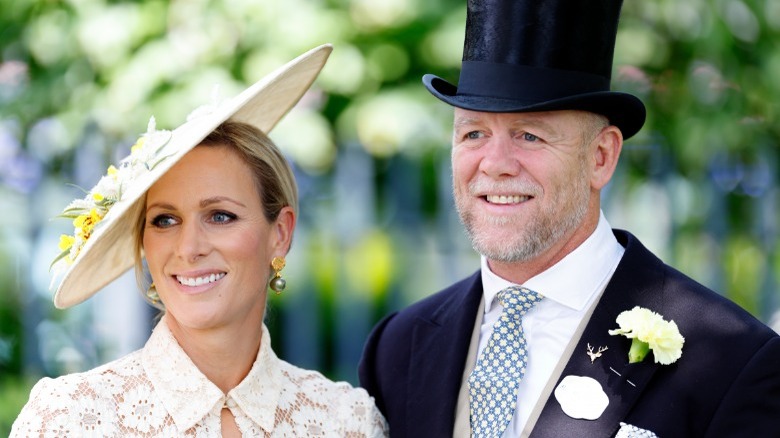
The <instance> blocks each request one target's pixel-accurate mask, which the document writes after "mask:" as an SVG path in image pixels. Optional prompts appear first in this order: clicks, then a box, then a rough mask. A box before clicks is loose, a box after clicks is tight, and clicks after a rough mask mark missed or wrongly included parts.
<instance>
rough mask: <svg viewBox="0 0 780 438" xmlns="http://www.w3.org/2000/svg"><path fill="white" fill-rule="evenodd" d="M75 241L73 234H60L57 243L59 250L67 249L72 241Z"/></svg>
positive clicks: (71, 244)
mask: <svg viewBox="0 0 780 438" xmlns="http://www.w3.org/2000/svg"><path fill="white" fill-rule="evenodd" d="M75 241H76V238H75V237H73V236H68V235H67V234H63V235H61V236H60V244H59V248H60V251H69V250H70V247H71V246H73V242H75Z"/></svg>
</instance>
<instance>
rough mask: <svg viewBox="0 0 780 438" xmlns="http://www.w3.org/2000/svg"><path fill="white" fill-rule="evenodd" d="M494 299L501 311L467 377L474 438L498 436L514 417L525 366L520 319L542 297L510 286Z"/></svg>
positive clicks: (525, 359)
mask: <svg viewBox="0 0 780 438" xmlns="http://www.w3.org/2000/svg"><path fill="white" fill-rule="evenodd" d="M496 298H498V302H499V303H501V306H502V307H503V308H504V310H503V311H502V312H501V316H500V317H499V319H498V321H496V323H495V325H493V334H491V335H490V338H489V339H488V343H487V345H486V346H485V349H484V350H482V354H481V355H480V356H479V359H477V363H476V365H475V366H474V371H472V372H471V375H470V376H469V406H470V408H471V433H472V436H473V437H476V438H487V437H491V438H492V437H500V436H502V435H503V433H504V430H506V427H507V425H509V422H510V421H511V420H512V416H513V415H514V414H515V405H516V404H517V385H518V384H519V383H520V380H521V379H522V378H523V375H524V374H525V367H526V365H527V364H528V354H527V352H526V347H525V338H524V337H523V326H522V320H521V318H522V316H523V315H525V313H526V312H528V311H529V310H531V308H532V307H533V306H534V305H535V304H536V303H538V302H539V301H541V299H542V298H544V297H543V296H542V295H540V294H538V293H536V292H534V291H532V290H529V289H526V288H524V287H519V286H512V287H508V288H506V289H503V290H501V291H500V292H498V294H497V295H496Z"/></svg>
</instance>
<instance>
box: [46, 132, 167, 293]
mask: <svg viewBox="0 0 780 438" xmlns="http://www.w3.org/2000/svg"><path fill="white" fill-rule="evenodd" d="M170 139H171V131H167V130H159V131H158V130H157V128H156V121H155V119H154V117H152V118H151V119H149V124H148V125H147V129H146V133H145V134H143V135H141V137H140V138H139V139H138V141H136V143H135V144H134V145H133V146H132V147H131V148H130V155H128V156H127V157H125V158H124V159H123V160H122V161H121V162H120V163H119V166H117V167H115V166H114V165H111V166H109V168H108V171H107V173H106V175H104V176H103V177H102V178H101V179H100V181H98V183H97V184H96V185H95V187H93V188H92V189H91V190H89V191H88V192H86V195H85V196H84V198H82V199H76V200H74V201H73V202H71V203H70V204H69V205H68V206H67V207H65V209H64V210H63V211H62V213H61V214H60V215H59V216H57V217H61V218H67V219H72V220H73V227H74V230H73V235H68V234H63V235H61V236H60V242H59V249H60V251H61V252H60V253H59V255H58V256H57V257H55V258H54V260H53V261H52V263H51V266H50V268H49V269H50V270H51V271H53V272H55V273H60V272H63V271H66V270H67V269H68V268H69V267H70V266H71V265H72V264H73V263H74V262H75V261H76V259H77V258H78V257H79V254H81V249H82V248H83V247H84V245H86V244H87V242H88V241H89V238H90V237H91V236H92V234H93V232H94V231H95V230H96V229H97V228H98V227H100V226H101V223H102V221H103V219H104V218H105V217H106V215H108V213H109V211H111V207H113V206H114V205H115V204H116V203H117V202H119V201H121V200H122V196H123V195H124V194H125V193H127V191H128V188H129V187H130V186H131V185H132V183H133V181H135V180H137V179H138V178H139V177H141V176H142V175H144V174H146V173H148V172H150V171H151V170H152V169H154V168H155V167H156V166H157V165H158V164H160V163H161V162H163V161H165V159H166V158H168V157H170V156H171V155H165V156H162V157H160V152H161V151H162V149H163V148H164V146H165V145H167V144H168V142H169V141H170ZM55 278H56V276H55Z"/></svg>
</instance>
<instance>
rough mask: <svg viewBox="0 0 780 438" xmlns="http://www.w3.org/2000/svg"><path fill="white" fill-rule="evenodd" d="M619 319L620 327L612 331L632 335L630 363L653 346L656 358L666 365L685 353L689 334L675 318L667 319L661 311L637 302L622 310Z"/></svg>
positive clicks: (642, 358)
mask: <svg viewBox="0 0 780 438" xmlns="http://www.w3.org/2000/svg"><path fill="white" fill-rule="evenodd" d="M617 323H618V325H619V326H620V328H618V329H615V330H610V331H609V334H610V335H623V336H625V337H627V338H629V339H632V341H631V349H630V350H629V352H628V362H629V363H637V362H641V361H642V360H644V358H645V356H646V355H647V353H648V351H650V350H652V351H653V357H654V358H655V362H656V363H660V364H662V365H669V364H671V363H674V362H676V361H677V359H679V358H680V357H681V356H682V347H683V344H684V343H685V338H683V336H682V335H681V334H680V331H679V330H678V328H677V324H676V323H675V322H674V321H666V320H664V319H663V317H662V316H661V315H659V314H658V313H655V312H653V311H651V310H649V309H645V308H643V307H639V306H636V307H634V308H633V309H631V310H626V311H623V312H621V313H620V315H618V317H617Z"/></svg>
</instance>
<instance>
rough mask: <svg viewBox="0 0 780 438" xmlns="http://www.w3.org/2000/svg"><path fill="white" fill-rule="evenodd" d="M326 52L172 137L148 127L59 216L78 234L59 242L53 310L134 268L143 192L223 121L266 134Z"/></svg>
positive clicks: (311, 54) (197, 117)
mask: <svg viewBox="0 0 780 438" xmlns="http://www.w3.org/2000/svg"><path fill="white" fill-rule="evenodd" d="M331 51H332V46H331V45H330V44H325V45H322V46H319V47H316V48H314V49H312V50H309V51H308V52H306V53H304V54H302V55H300V56H298V57H297V58H295V59H293V60H292V61H290V62H288V63H287V64H285V65H283V66H282V67H280V68H278V69H276V70H275V71H273V72H271V73H270V74H268V75H266V76H265V77H264V78H262V79H261V80H259V81H258V82H256V83H255V84H253V85H251V86H250V87H249V88H247V89H246V90H244V91H243V92H241V93H240V94H238V95H237V96H235V97H233V98H232V99H228V100H226V101H224V102H222V103H220V104H218V105H213V106H206V107H203V108H199V109H198V110H196V111H195V112H193V114H191V116H190V117H189V118H188V120H187V121H186V122H185V123H183V124H182V125H180V126H179V127H178V128H176V129H174V130H173V131H158V130H157V129H156V127H155V126H154V123H153V120H152V121H150V126H149V128H148V130H147V133H146V134H144V135H143V136H142V137H141V139H140V140H139V142H138V143H136V145H135V146H133V151H132V152H131V155H130V156H129V157H127V158H126V159H124V160H123V161H122V163H121V164H120V165H119V166H117V167H113V166H112V167H111V168H109V173H108V175H106V176H104V177H103V179H101V181H100V182H99V183H98V184H97V185H96V186H95V187H94V188H93V189H92V190H90V192H89V193H88V194H87V197H85V198H84V199H83V200H76V201H74V202H73V203H71V205H70V206H69V207H68V208H66V210H65V212H64V213H63V216H65V217H70V218H73V219H74V226H75V228H76V230H75V231H74V235H73V236H63V237H62V238H61V241H60V249H61V250H62V251H63V252H62V253H61V254H60V257H58V259H57V260H55V262H54V263H53V264H52V267H53V268H54V269H53V270H54V271H55V272H56V271H59V272H60V274H61V275H62V281H61V282H60V284H59V287H58V288H57V291H56V292H55V294H54V305H55V306H56V307H57V308H61V309H62V308H67V307H70V306H73V305H76V304H79V303H81V302H83V301H85V300H86V299H88V298H89V297H91V296H92V295H94V294H95V293H96V292H97V291H99V290H100V289H102V288H103V287H104V286H106V285H107V284H109V283H110V282H112V281H113V280H114V279H116V278H117V277H119V276H120V275H122V274H123V273H125V272H126V271H128V270H129V269H130V268H132V267H133V265H134V263H135V236H134V231H133V230H135V228H136V223H135V222H136V221H137V219H138V218H139V215H140V214H141V211H142V209H143V208H144V205H143V204H144V199H145V194H146V192H147V191H148V190H149V188H150V187H151V186H152V185H153V184H154V183H155V182H156V181H157V180H158V179H160V177H161V176H162V175H164V174H165V173H166V172H167V171H168V170H169V169H171V167H173V166H174V165H175V164H176V163H177V162H178V161H179V160H180V159H181V158H182V157H183V156H184V155H185V154H187V152H189V151H190V150H192V149H193V148H194V147H195V146H197V145H198V144H200V142H202V141H203V139H205V138H206V136H208V134H210V133H211V132H212V131H213V130H214V129H216V128H217V127H218V126H219V125H220V124H222V123H223V122H225V121H227V120H232V121H238V122H243V123H247V124H250V125H252V126H255V127H257V128H258V129H260V130H261V131H263V132H264V133H266V134H268V133H269V132H270V131H271V129H272V128H273V127H274V126H275V125H276V123H277V122H278V121H279V120H280V119H281V118H282V117H283V116H284V115H285V114H286V113H287V112H288V111H289V110H290V109H291V108H292V107H293V106H295V104H296V103H297V102H298V101H299V100H300V98H301V97H302V96H303V95H304V94H305V93H306V91H307V90H308V89H309V87H310V86H311V85H312V83H313V82H314V80H315V79H316V78H317V75H318V74H319V72H320V71H321V70H322V68H323V66H324V65H325V62H326V60H327V59H328V56H329V55H330V52H331ZM62 271H64V274H63V273H62ZM55 275H56V274H55ZM54 280H55V281H56V276H55V279H54Z"/></svg>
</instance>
